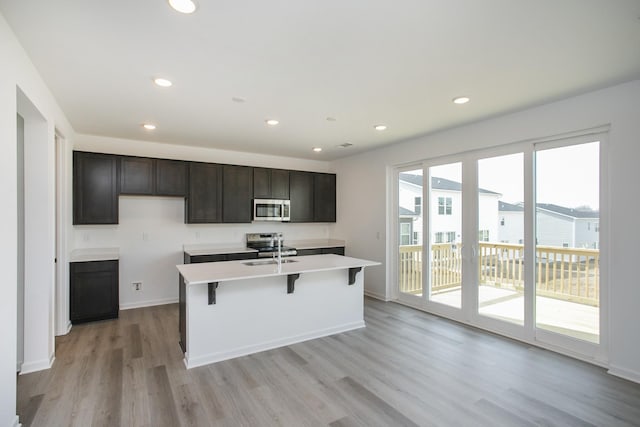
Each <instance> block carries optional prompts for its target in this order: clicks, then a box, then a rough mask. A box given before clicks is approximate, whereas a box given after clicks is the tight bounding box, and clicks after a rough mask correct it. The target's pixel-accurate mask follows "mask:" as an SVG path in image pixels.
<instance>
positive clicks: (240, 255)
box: [227, 252, 258, 261]
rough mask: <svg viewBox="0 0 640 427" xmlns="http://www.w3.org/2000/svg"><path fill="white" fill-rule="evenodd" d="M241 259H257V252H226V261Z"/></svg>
mask: <svg viewBox="0 0 640 427" xmlns="http://www.w3.org/2000/svg"><path fill="white" fill-rule="evenodd" d="M241 259H258V252H240V253H236V254H227V261H236V260H241Z"/></svg>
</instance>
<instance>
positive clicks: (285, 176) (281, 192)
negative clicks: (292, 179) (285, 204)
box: [253, 168, 289, 200]
mask: <svg viewBox="0 0 640 427" xmlns="http://www.w3.org/2000/svg"><path fill="white" fill-rule="evenodd" d="M253 197H254V198H256V199H282V200H288V199H289V171H287V170H282V169H265V168H253Z"/></svg>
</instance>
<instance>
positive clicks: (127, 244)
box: [68, 135, 340, 309]
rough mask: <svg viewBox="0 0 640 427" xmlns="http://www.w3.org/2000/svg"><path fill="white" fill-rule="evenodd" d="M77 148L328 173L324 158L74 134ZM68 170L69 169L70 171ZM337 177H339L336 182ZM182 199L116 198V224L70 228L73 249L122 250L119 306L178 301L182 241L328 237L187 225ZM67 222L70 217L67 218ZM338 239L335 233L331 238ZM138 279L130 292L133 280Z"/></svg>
mask: <svg viewBox="0 0 640 427" xmlns="http://www.w3.org/2000/svg"><path fill="white" fill-rule="evenodd" d="M74 148H75V149H76V150H83V151H96V152H105V153H115V154H127V155H139V156H149V157H160V158H171V159H181V160H197V161H208V162H216V163H229V164H241V165H251V166H265V167H277V168H286V169H301V170H310V171H316V172H326V171H328V170H329V169H328V166H329V164H328V163H327V162H321V161H314V160H304V159H294V158H286V157H276V156H267V155H260V154H248V153H241V152H233V151H225V150H214V149H204V148H197V147H182V146H178V145H170V144H159V143H151V142H143V141H130V140H119V139H114V138H104V137H95V136H87V135H78V136H77V137H76V142H75V147H74ZM69 173H71V170H69ZM339 180H340V177H338V181H339ZM184 203H185V201H184V198H178V197H152V196H120V212H119V224H117V225H96V226H90V225H83V226H73V227H72V229H73V231H72V238H71V245H70V246H71V248H70V250H73V249H78V248H95V247H119V248H120V308H121V309H127V308H133V307H141V306H147V305H155V304H166V303H170V302H176V301H177V299H178V271H177V269H176V265H177V264H182V263H183V253H182V246H183V245H184V244H194V243H198V244H206V243H215V244H229V245H230V246H235V247H244V246H245V243H244V242H245V234H246V233H249V232H252V233H254V232H268V231H281V232H282V233H283V234H284V237H285V243H286V241H287V240H296V239H309V238H311V239H313V238H328V237H330V230H331V228H332V225H330V224H325V223H321V224H281V223H256V224H185V223H184ZM68 224H71V218H69V219H68ZM333 237H339V236H333ZM134 281H135V282H139V281H142V282H143V285H142V290H141V291H134V290H133V287H132V285H131V283H132V282H134Z"/></svg>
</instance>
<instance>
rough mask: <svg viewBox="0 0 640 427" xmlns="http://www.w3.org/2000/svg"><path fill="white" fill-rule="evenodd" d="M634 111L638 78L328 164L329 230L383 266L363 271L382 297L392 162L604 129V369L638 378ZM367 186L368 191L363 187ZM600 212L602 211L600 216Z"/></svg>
mask: <svg viewBox="0 0 640 427" xmlns="http://www.w3.org/2000/svg"><path fill="white" fill-rule="evenodd" d="M479 102H482V101H481V100H480V101H479ZM470 106H471V104H470ZM638 111H640V81H638V80H636V81H633V82H629V83H626V84H622V85H618V86H614V87H611V88H608V89H604V90H599V91H595V92H592V93H588V94H585V95H581V96H576V97H572V98H569V99H566V100H562V101H558V102H554V103H550V104H547V105H543V106H539V107H535V108H531V109H527V110H524V111H521V112H517V113H514V114H509V115H504V116H502V117H497V118H493V119H490V120H484V121H481V122H477V123H474V124H470V125H466V126H460V127H457V128H453V129H450V130H446V131H442V132H438V133H434V134H431V135H427V136H423V137H420V138H415V139H412V140H409V141H406V142H404V143H399V144H396V145H393V146H390V147H385V148H381V149H378V150H374V151H370V152H367V153H364V154H361V155H357V156H352V157H349V158H345V159H341V160H338V161H335V162H333V167H334V168H335V170H336V172H337V173H338V174H339V175H340V176H341V177H342V184H341V185H340V186H339V187H338V201H339V204H338V223H337V224H336V228H335V233H336V234H337V235H341V236H344V238H346V239H348V240H349V241H357V242H358V243H357V244H353V245H351V248H350V250H349V254H350V255H353V256H356V257H362V258H370V259H373V260H377V261H383V262H385V265H384V266H381V267H376V268H370V269H368V271H367V275H366V280H365V288H366V290H367V292H368V293H370V294H373V295H379V296H381V297H383V298H386V297H388V296H389V295H390V294H391V293H390V287H391V283H392V279H391V278H389V286H387V268H388V265H389V261H390V259H389V257H388V254H387V250H386V248H387V247H390V246H391V245H392V244H393V242H390V241H388V239H387V238H385V236H382V238H380V239H377V238H376V233H377V232H378V231H379V230H385V228H386V227H387V219H388V218H391V217H392V215H393V214H394V213H393V210H392V209H390V208H389V207H388V205H389V203H388V200H390V199H388V194H390V192H388V191H387V186H388V185H389V180H388V177H390V176H392V174H391V171H392V170H393V167H394V165H401V164H407V163H410V162H415V161H416V160H417V159H429V158H437V157H441V156H446V155H451V154H454V153H462V152H466V151H469V150H476V149H482V148H486V147H492V146H499V145H503V144H508V143H513V142H520V141H525V140H529V139H536V138H542V137H547V136H553V135H560V134H564V133H567V132H574V131H578V130H582V129H590V128H594V127H597V126H601V125H605V124H610V125H611V127H610V132H609V139H608V145H609V148H608V169H609V176H608V180H606V178H607V177H605V182H608V185H609V188H608V191H607V193H608V195H609V206H610V207H611V208H610V210H609V227H610V234H609V239H608V240H607V241H605V235H606V234H607V231H606V230H604V229H603V228H601V230H600V234H601V239H603V241H602V242H601V243H602V250H603V252H604V254H603V255H604V259H609V260H610V261H609V262H610V264H609V267H610V268H609V269H608V270H607V271H610V274H609V276H610V277H603V278H602V280H603V283H608V285H609V289H610V292H609V299H610V310H609V312H610V313H611V314H610V319H609V321H610V341H609V347H608V350H609V351H608V355H609V361H610V367H611V372H614V373H616V374H618V375H624V376H626V377H627V378H633V379H634V380H636V381H640V340H639V339H638V336H637V327H636V325H638V324H640V310H638V304H640V283H638V282H639V279H638V274H637V269H636V265H637V257H638V249H637V248H638V242H640V229H639V228H638V227H637V218H636V215H635V212H638V210H639V209H640V199H638V198H629V197H628V195H629V194H634V193H635V188H634V185H635V183H637V182H639V181H640V168H638V158H639V157H640V121H639V120H638ZM371 188H373V189H375V191H370V190H368V189H371ZM606 209H607V207H606V206H602V207H601V212H603V211H605V210H606ZM601 225H603V223H601ZM607 244H608V246H607ZM607 256H608V257H607ZM603 262H604V261H603ZM605 270H606V268H605Z"/></svg>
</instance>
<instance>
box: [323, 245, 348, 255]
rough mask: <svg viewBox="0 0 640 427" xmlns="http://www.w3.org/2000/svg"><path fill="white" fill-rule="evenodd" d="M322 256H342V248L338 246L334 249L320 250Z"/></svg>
mask: <svg viewBox="0 0 640 427" xmlns="http://www.w3.org/2000/svg"><path fill="white" fill-rule="evenodd" d="M322 253H323V254H335V255H342V256H344V246H338V247H335V248H322Z"/></svg>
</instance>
